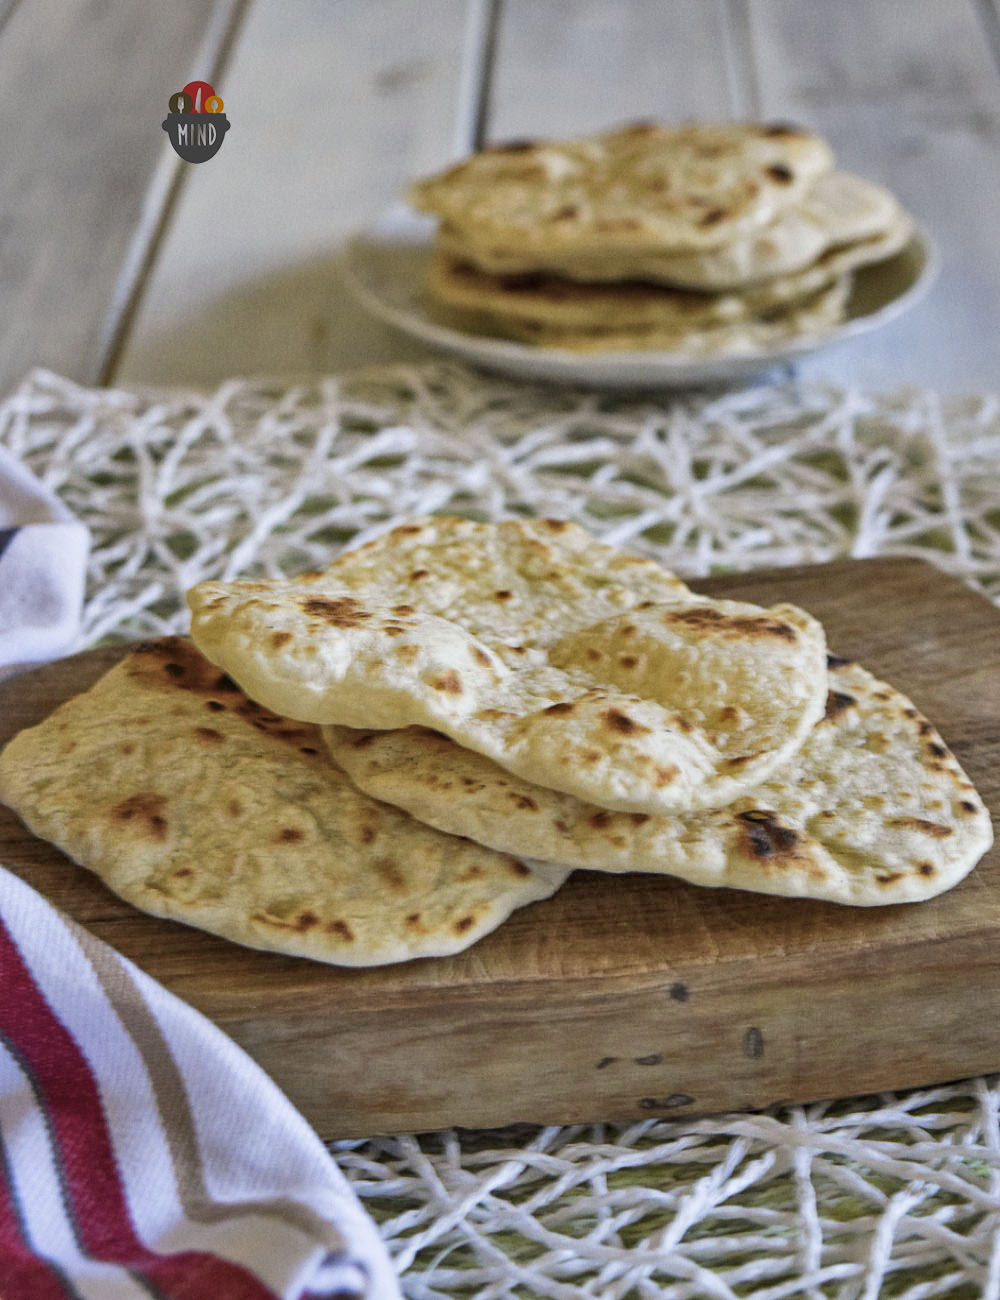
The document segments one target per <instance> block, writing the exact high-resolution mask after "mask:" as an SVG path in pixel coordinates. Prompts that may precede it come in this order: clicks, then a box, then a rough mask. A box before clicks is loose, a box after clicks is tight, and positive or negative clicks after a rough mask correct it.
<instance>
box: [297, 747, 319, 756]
mask: <svg viewBox="0 0 1000 1300" xmlns="http://www.w3.org/2000/svg"><path fill="white" fill-rule="evenodd" d="M299 753H300V754H310V755H315V754H318V753H319V750H318V749H317V748H316V746H315V745H300V746H299Z"/></svg>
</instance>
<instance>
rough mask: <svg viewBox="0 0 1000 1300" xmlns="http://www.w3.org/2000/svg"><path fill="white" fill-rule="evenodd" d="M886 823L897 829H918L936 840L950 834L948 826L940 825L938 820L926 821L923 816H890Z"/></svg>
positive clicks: (950, 830) (922, 833)
mask: <svg viewBox="0 0 1000 1300" xmlns="http://www.w3.org/2000/svg"><path fill="white" fill-rule="evenodd" d="M886 825H887V826H892V827H893V828H895V829H898V830H907V831H919V832H920V833H921V835H930V836H932V837H933V838H934V839H936V840H943V839H946V838H947V837H948V836H949V835H951V834H952V829H951V827H950V826H942V825H941V823H940V822H931V821H927V820H926V819H925V818H923V817H890V818H889V820H888V821H887V822H886Z"/></svg>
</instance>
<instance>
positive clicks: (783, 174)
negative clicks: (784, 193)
mask: <svg viewBox="0 0 1000 1300" xmlns="http://www.w3.org/2000/svg"><path fill="white" fill-rule="evenodd" d="M767 174H768V176H770V178H771V180H772V181H777V182H778V184H779V185H790V184H791V183H792V181H793V180H794V179H795V173H794V172H793V171H792V169H791V167H786V166H785V164H784V163H772V164H771V166H770V167H768V168H767Z"/></svg>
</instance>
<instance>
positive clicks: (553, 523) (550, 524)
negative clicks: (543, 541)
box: [542, 519, 569, 533]
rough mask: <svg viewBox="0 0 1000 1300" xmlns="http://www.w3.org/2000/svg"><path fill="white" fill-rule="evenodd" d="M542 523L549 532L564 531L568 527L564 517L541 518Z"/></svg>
mask: <svg viewBox="0 0 1000 1300" xmlns="http://www.w3.org/2000/svg"><path fill="white" fill-rule="evenodd" d="M542 523H543V524H544V525H545V527H546V528H547V529H548V530H549V532H550V533H564V532H565V531H566V529H567V528H568V527H569V523H568V521H567V520H565V519H543V520H542Z"/></svg>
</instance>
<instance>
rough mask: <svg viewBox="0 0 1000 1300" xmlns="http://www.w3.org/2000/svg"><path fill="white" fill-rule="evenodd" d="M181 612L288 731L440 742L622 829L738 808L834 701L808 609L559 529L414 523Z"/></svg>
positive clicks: (196, 596) (229, 588)
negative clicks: (705, 593)
mask: <svg viewBox="0 0 1000 1300" xmlns="http://www.w3.org/2000/svg"><path fill="white" fill-rule="evenodd" d="M188 600H189V604H190V606H191V609H192V628H191V630H192V636H193V637H194V640H195V641H196V643H197V644H198V646H199V647H200V648H201V650H202V651H203V653H204V654H205V655H206V656H207V657H208V658H209V659H211V660H212V661H213V662H214V663H217V664H218V665H219V666H220V667H221V668H223V669H224V670H225V671H226V672H227V673H229V674H230V675H231V676H232V677H233V678H234V679H235V680H236V681H238V682H239V683H240V685H241V686H242V688H243V689H244V690H245V691H246V692H247V694H248V695H249V696H250V697H251V698H252V699H256V700H259V701H260V702H261V703H263V704H264V705H266V706H267V707H268V708H271V709H273V710H274V711H275V712H277V713H280V714H282V715H284V716H287V717H296V718H299V719H302V720H304V721H309V722H315V723H337V724H341V725H344V726H370V727H377V728H380V729H385V728H396V727H401V726H408V725H414V724H416V725H424V726H430V727H433V728H435V729H436V730H440V731H443V732H445V733H446V734H448V735H450V736H451V737H452V738H453V739H455V740H457V741H458V742H459V743H460V744H463V745H466V746H467V747H468V748H470V749H474V750H476V751H477V752H479V753H483V754H486V755H487V756H488V757H490V758H492V759H493V760H494V761H495V762H497V763H499V764H500V765H501V766H502V767H505V768H507V769H508V770H509V771H513V772H517V773H518V775H520V776H522V777H524V778H525V779H526V780H529V781H534V782H536V783H537V784H539V785H547V786H550V787H551V788H553V789H557V790H563V791H564V792H566V793H568V794H575V795H576V796H577V797H579V798H582V799H587V800H589V801H591V802H593V803H599V804H601V805H603V806H605V807H608V808H618V809H621V810H624V811H635V812H650V813H652V812H659V813H665V812H672V811H678V810H685V809H689V808H694V807H709V806H719V805H721V804H724V803H727V802H729V801H730V800H731V799H733V798H735V797H737V796H738V795H739V794H740V793H741V792H742V791H743V790H744V789H746V788H748V787H749V786H751V785H753V784H754V783H755V782H757V781H759V780H761V779H763V777H764V776H765V775H766V774H767V773H768V772H769V771H771V769H772V768H774V767H775V766H777V765H778V764H779V763H780V762H782V761H783V760H784V759H785V758H786V757H788V756H789V755H790V754H792V753H794V751H795V750H796V749H797V748H798V747H799V745H801V743H802V741H803V740H804V739H805V737H806V735H808V733H809V730H810V729H811V727H812V725H813V723H814V722H815V721H816V720H817V718H818V717H819V716H820V714H821V713H822V711H823V703H824V699H825V693H826V672H825V658H824V655H825V641H824V637H823V629H822V627H821V626H820V624H819V623H818V622H817V621H816V620H815V619H813V618H811V617H810V616H809V615H808V614H806V613H804V612H803V611H802V610H799V609H796V608H795V607H794V606H792V605H778V606H775V607H774V608H773V609H769V610H764V609H761V608H759V607H758V606H755V605H746V604H741V603H738V602H735V601H713V600H710V599H709V598H707V597H700V596H696V595H694V594H693V593H692V592H690V591H688V589H687V588H686V587H684V585H683V583H681V582H680V581H679V580H678V579H677V578H676V577H674V575H673V574H669V573H667V572H665V571H664V570H662V569H660V568H659V567H658V566H657V565H655V564H654V563H653V562H652V561H650V560H646V559H643V558H642V557H640V556H634V555H629V554H627V553H625V552H621V551H618V550H616V549H615V548H613V547H610V546H605V545H603V544H601V543H599V542H597V541H596V540H595V539H594V538H592V537H591V536H590V535H589V534H588V533H586V532H585V531H584V530H583V529H581V528H578V527H576V526H575V525H573V524H570V523H567V522H566V521H564V520H531V521H529V520H514V521H509V522H506V523H501V524H483V523H475V522H473V521H471V520H463V519H456V518H435V517H431V518H426V519H422V520H414V521H413V522H412V523H410V524H406V525H403V526H401V527H398V528H395V529H393V530H392V531H391V532H389V533H387V534H385V535H383V536H382V537H380V538H378V539H376V540H375V541H373V542H370V543H368V544H367V545H366V546H364V547H361V548H360V549H359V550H356V551H352V552H348V553H346V554H344V555H342V556H341V557H340V558H339V559H337V560H336V561H334V563H333V564H331V565H330V566H329V568H327V569H326V570H324V571H323V572H320V573H313V574H305V575H302V576H301V577H299V578H296V579H290V580H275V581H270V582H206V583H201V584H200V585H199V586H197V587H195V588H194V589H193V590H192V591H191V592H189V593H188Z"/></svg>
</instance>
